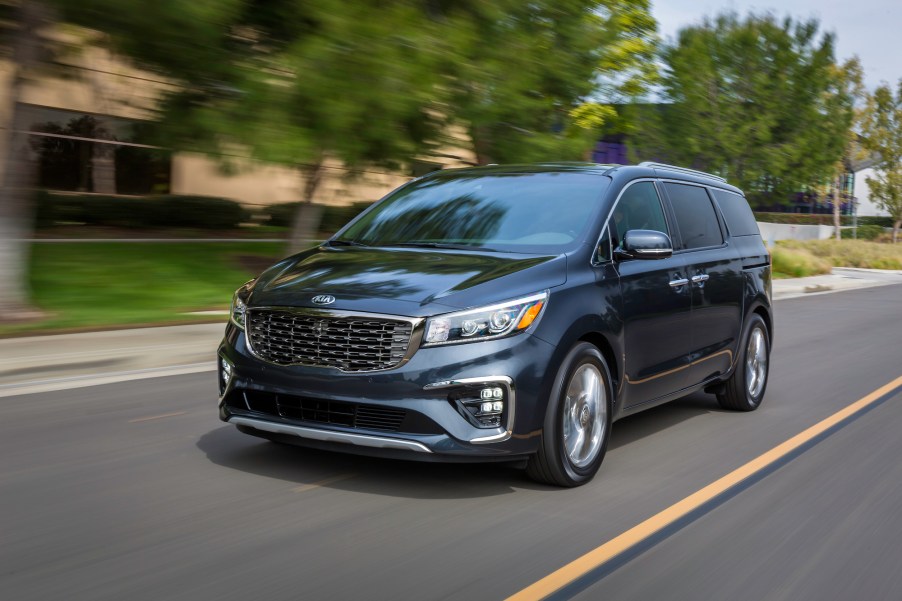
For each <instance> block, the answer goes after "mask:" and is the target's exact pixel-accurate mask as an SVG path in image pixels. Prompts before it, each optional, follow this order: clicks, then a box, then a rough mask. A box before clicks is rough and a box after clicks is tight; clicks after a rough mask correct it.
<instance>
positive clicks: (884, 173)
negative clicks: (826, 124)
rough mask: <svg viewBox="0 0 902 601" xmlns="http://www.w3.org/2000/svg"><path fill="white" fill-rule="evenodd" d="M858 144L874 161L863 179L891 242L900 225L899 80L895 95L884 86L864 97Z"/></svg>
mask: <svg viewBox="0 0 902 601" xmlns="http://www.w3.org/2000/svg"><path fill="white" fill-rule="evenodd" d="M862 145H863V146H864V147H865V148H866V149H867V150H869V151H870V152H871V153H873V154H874V155H875V156H876V157H877V158H878V162H877V164H876V165H875V166H874V172H875V173H874V174H875V177H868V178H866V179H865V181H866V182H867V184H868V187H869V188H870V190H871V197H872V198H873V199H874V200H876V201H877V205H878V206H879V207H880V208H882V209H883V210H884V211H886V212H887V213H889V214H890V217H891V218H892V220H893V242H894V243H895V242H898V240H899V228H900V227H902V79H900V80H899V83H898V87H897V88H896V94H895V96H894V95H893V91H892V89H890V87H889V86H888V85H882V86H880V87H878V88H877V89H876V90H875V91H874V93H873V94H871V95H869V96H868V100H867V105H866V106H865V109H864V117H863V120H862Z"/></svg>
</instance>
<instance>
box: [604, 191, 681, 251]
mask: <svg viewBox="0 0 902 601" xmlns="http://www.w3.org/2000/svg"><path fill="white" fill-rule="evenodd" d="M610 223H611V233H612V234H613V235H614V240H613V246H614V248H617V247H618V246H620V243H621V242H622V241H623V235H624V234H625V233H627V232H628V231H629V230H656V231H659V232H663V233H665V234H667V235H668V236H669V235H670V232H668V231H667V221H666V220H665V219H664V209H663V208H662V207H661V199H660V198H659V197H658V192H657V190H655V184H654V183H653V182H638V183H635V184H633V185H632V186H630V187H629V188H627V189H626V191H625V192H624V193H623V195H622V196H621V197H620V202H618V203H617V206H616V207H614V214H613V215H612V216H611V221H610Z"/></svg>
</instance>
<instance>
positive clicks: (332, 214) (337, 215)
mask: <svg viewBox="0 0 902 601" xmlns="http://www.w3.org/2000/svg"><path fill="white" fill-rule="evenodd" d="M371 204H373V203H372V202H370V201H361V202H355V203H353V204H350V205H343V206H334V205H328V206H324V207H323V212H322V217H321V219H320V225H319V231H320V232H324V233H330V234H331V233H333V232H337V231H338V230H339V229H341V228H342V227H343V226H344V225H345V224H346V223H347V222H349V221H350V220H351V219H353V218H354V217H356V216H357V215H359V214H360V213H361V212H363V211H364V210H365V209H367V208H368V207H369V206H370V205H371ZM300 205H301V203H300V202H283V203H279V204H274V205H269V206H268V207H266V208H265V209H264V210H263V212H264V213H265V214H266V215H268V216H269V221H267V225H272V226H278V227H290V226H291V224H292V222H293V220H294V216H295V214H296V213H297V210H298V207H299V206H300Z"/></svg>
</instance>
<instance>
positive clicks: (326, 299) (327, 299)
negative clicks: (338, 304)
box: [313, 294, 335, 305]
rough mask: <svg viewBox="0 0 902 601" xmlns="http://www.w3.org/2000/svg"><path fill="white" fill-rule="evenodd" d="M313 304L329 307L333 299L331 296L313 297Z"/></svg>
mask: <svg viewBox="0 0 902 601" xmlns="http://www.w3.org/2000/svg"><path fill="white" fill-rule="evenodd" d="M313 302H314V303H316V304H317V305H331V304H332V303H334V302H335V297H334V296H332V295H331V294H320V295H317V296H314V297H313Z"/></svg>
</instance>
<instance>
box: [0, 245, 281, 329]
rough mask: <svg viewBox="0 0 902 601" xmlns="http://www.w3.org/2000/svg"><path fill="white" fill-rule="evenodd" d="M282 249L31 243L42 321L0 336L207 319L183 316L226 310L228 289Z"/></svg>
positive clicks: (33, 278) (34, 286)
mask: <svg viewBox="0 0 902 601" xmlns="http://www.w3.org/2000/svg"><path fill="white" fill-rule="evenodd" d="M284 251H285V245H284V244H281V243H277V242H236V243H220V242H194V243H124V242H78V243H36V244H34V245H33V247H32V259H31V287H32V298H33V300H34V303H35V304H36V305H37V306H38V307H39V308H40V309H41V310H43V311H45V312H46V313H47V314H48V316H47V318H46V319H44V320H42V321H40V322H32V323H28V324H18V325H14V326H13V325H8V326H0V335H10V334H16V333H22V332H26V331H36V330H41V331H48V330H69V329H78V328H97V327H104V326H116V325H126V324H152V323H179V322H191V321H202V320H204V319H206V320H210V317H206V318H203V317H197V316H191V315H185V313H187V312H190V311H203V310H211V309H227V308H228V306H229V302H230V301H231V298H232V293H233V292H234V291H235V289H236V288H238V287H239V286H240V285H241V284H243V283H244V282H246V281H247V280H248V279H250V278H252V277H254V276H256V275H257V273H256V272H258V271H259V270H260V269H261V266H263V265H265V264H269V263H274V262H275V261H277V260H278V259H280V258H281V257H282V253H283V252H284ZM220 319H223V320H224V319H225V318H224V317H223V318H220Z"/></svg>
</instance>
